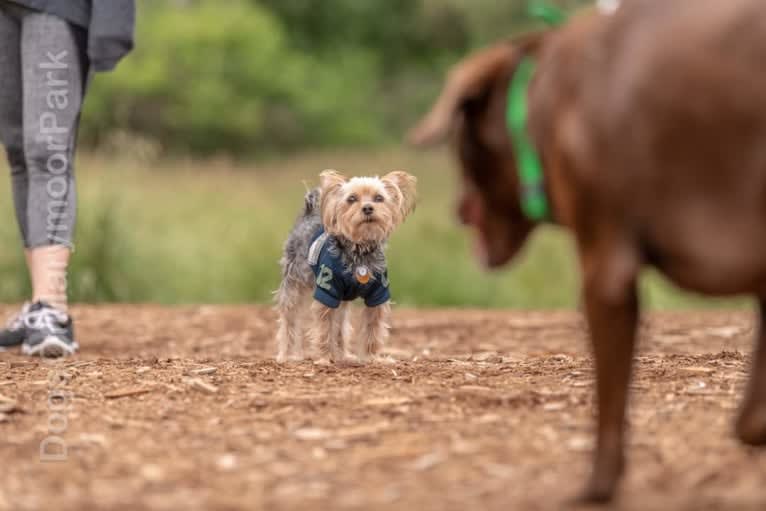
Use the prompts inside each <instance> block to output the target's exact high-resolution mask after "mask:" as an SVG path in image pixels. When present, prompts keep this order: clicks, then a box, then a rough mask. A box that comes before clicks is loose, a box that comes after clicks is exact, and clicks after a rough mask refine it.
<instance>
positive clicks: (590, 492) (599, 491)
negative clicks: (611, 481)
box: [569, 484, 615, 508]
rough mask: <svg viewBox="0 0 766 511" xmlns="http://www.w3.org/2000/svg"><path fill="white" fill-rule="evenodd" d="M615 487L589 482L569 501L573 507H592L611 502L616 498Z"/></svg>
mask: <svg viewBox="0 0 766 511" xmlns="http://www.w3.org/2000/svg"><path fill="white" fill-rule="evenodd" d="M614 493H615V492H614V487H610V486H608V485H604V486H594V485H593V484H589V485H588V486H587V487H586V488H585V489H584V490H583V491H582V492H581V493H579V494H577V496H575V497H574V498H573V499H571V500H570V501H569V504H570V505H571V506H572V507H578V508H582V507H592V506H603V505H605V504H609V503H610V502H612V500H613V499H614Z"/></svg>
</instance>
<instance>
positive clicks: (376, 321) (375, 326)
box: [357, 303, 391, 360]
mask: <svg viewBox="0 0 766 511" xmlns="http://www.w3.org/2000/svg"><path fill="white" fill-rule="evenodd" d="M390 315H391V305H390V304H389V303H384V304H382V305H378V306H377V307H365V308H364V311H363V312H362V321H361V324H360V328H359V336H358V337H357V339H358V341H357V343H358V345H357V355H358V356H359V359H360V360H368V359H369V358H370V357H376V356H377V355H378V353H379V352H380V350H381V349H382V348H383V345H384V344H385V342H386V340H388V331H389V329H390V326H389V324H388V318H389V316H390Z"/></svg>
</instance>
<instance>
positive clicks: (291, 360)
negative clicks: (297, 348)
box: [277, 355, 306, 364]
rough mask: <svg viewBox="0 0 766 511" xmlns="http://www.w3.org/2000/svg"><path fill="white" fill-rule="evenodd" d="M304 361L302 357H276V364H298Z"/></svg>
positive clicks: (304, 358)
mask: <svg viewBox="0 0 766 511" xmlns="http://www.w3.org/2000/svg"><path fill="white" fill-rule="evenodd" d="M304 360H306V357H304V356H303V355H277V364H298V363H300V362H303V361H304Z"/></svg>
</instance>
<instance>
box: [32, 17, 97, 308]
mask: <svg viewBox="0 0 766 511" xmlns="http://www.w3.org/2000/svg"><path fill="white" fill-rule="evenodd" d="M21 28H22V30H21V65H22V76H23V120H24V134H23V137H24V156H25V162H26V168H27V174H28V194H27V202H26V221H25V224H26V238H25V246H26V256H27V264H28V266H29V272H30V277H31V280H32V289H33V301H34V302H38V301H42V302H46V303H49V304H50V305H52V306H54V307H56V308H57V309H59V310H62V311H66V309H67V292H66V279H67V269H68V265H69V256H70V252H71V250H72V248H73V245H72V237H73V234H74V225H75V213H76V209H75V207H76V202H75V201H76V197H75V179H74V169H73V164H74V155H75V144H76V140H77V127H78V122H79V117H80V109H81V106H82V100H83V94H84V87H85V78H86V76H87V58H86V57H85V51H84V50H85V34H84V32H83V31H81V30H80V29H78V28H75V27H73V26H72V25H70V24H69V23H67V22H66V21H64V20H61V19H60V18H57V17H55V16H50V15H47V14H42V13H30V14H26V15H25V16H24V17H23V18H22V22H21Z"/></svg>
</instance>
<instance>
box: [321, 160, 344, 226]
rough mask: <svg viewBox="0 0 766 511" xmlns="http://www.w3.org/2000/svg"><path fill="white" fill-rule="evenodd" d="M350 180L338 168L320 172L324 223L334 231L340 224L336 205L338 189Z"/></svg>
mask: <svg viewBox="0 0 766 511" xmlns="http://www.w3.org/2000/svg"><path fill="white" fill-rule="evenodd" d="M346 181H348V179H347V178H346V176H344V175H343V174H341V173H340V172H338V171H336V170H332V169H329V170H324V171H322V173H321V174H319V189H320V191H321V199H320V204H321V206H320V209H321V212H322V224H324V227H325V229H327V230H330V231H334V230H335V228H336V227H337V224H338V219H337V218H336V205H337V202H338V193H337V192H338V191H339V190H340V189H341V187H342V186H343V185H344V184H345V183H346Z"/></svg>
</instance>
